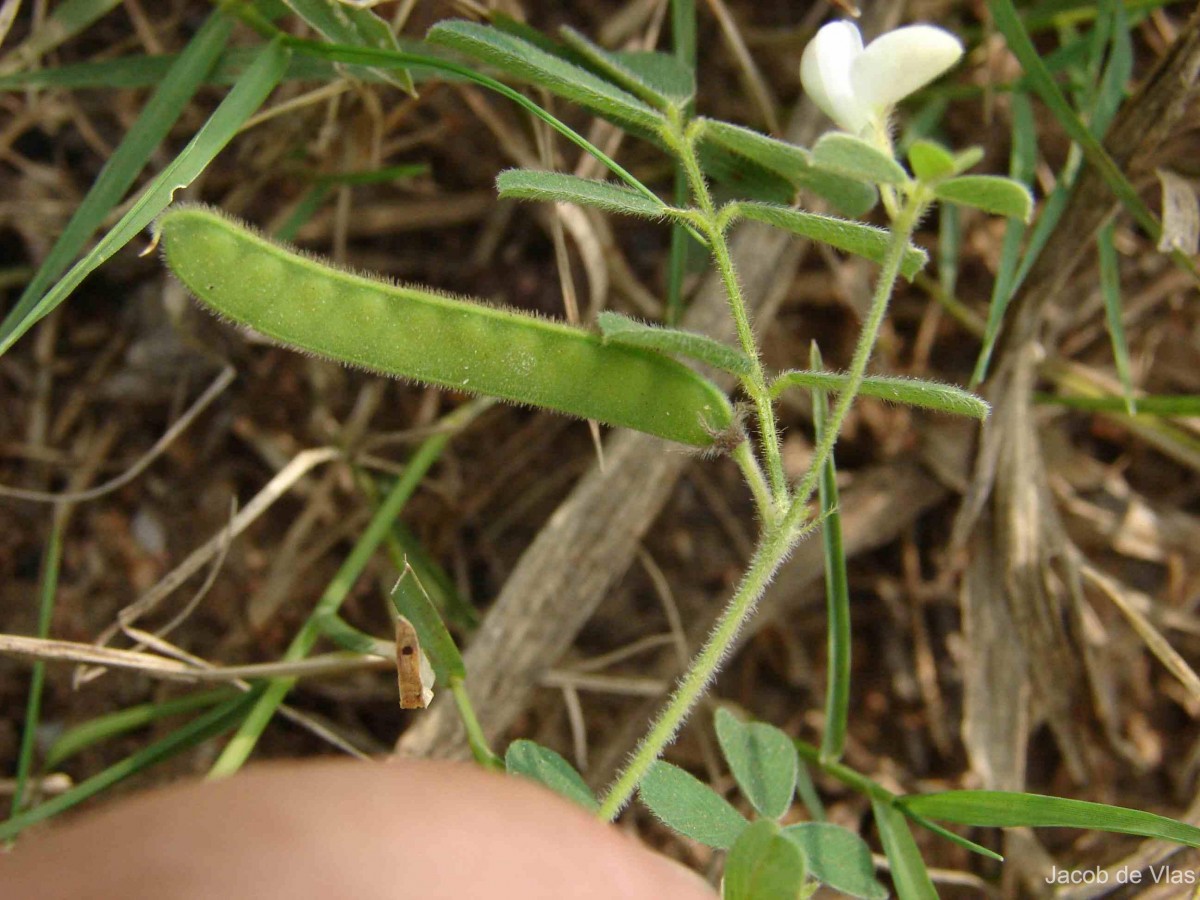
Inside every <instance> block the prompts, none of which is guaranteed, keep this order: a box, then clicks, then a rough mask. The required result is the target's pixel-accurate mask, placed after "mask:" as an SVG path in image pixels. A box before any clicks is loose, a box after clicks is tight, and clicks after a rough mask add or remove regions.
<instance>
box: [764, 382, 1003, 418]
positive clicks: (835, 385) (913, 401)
mask: <svg viewBox="0 0 1200 900" xmlns="http://www.w3.org/2000/svg"><path fill="white" fill-rule="evenodd" d="M846 378H847V376H846V375H844V374H842V373H840V372H815V371H812V370H811V369H792V370H790V371H787V372H783V373H781V374H780V375H779V376H778V377H777V378H776V379H775V381H774V382H773V383H772V385H771V394H772V395H773V396H778V395H779V394H780V392H782V391H783V390H785V389H786V388H790V387H805V388H818V389H820V390H824V391H835V392H836V391H840V390H842V389H843V388H844V387H845V385H846ZM859 393H860V394H863V395H865V396H867V397H878V398H879V399H881V400H890V401H892V402H893V403H903V404H906V405H908V406H920V407H923V408H925V409H932V410H937V411H938V412H944V413H950V414H953V415H959V416H970V417H971V418H972V419H979V420H980V421H983V420H984V419H986V418H987V416H988V411H989V410H990V409H991V407H990V406H989V405H988V403H987V401H986V400H984V399H982V398H981V397H978V396H976V395H975V394H972V393H971V392H969V391H965V390H963V389H962V388H960V387H955V386H954V385H952V384H942V383H941V382H938V381H924V380H922V379H919V378H902V377H898V376H888V375H868V376H867V377H866V378H864V379H863V383H862V387H861V388H859Z"/></svg>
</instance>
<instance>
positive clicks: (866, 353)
mask: <svg viewBox="0 0 1200 900" xmlns="http://www.w3.org/2000/svg"><path fill="white" fill-rule="evenodd" d="M679 152H680V154H681V156H682V157H683V161H684V163H685V166H686V167H687V168H688V171H689V176H690V177H691V178H692V179H693V189H694V190H695V191H696V192H697V195H698V200H699V202H700V205H701V212H702V214H704V215H705V216H706V217H709V216H713V215H715V213H714V212H713V209H712V200H711V197H709V195H708V188H707V186H706V185H705V184H704V178H703V175H701V174H700V170H699V165H698V164H697V162H696V156H695V151H694V149H693V148H692V146H691V144H690V143H688V142H686V141H684V146H681V147H680V148H679ZM701 192H702V193H701ZM924 206H925V201H924V198H923V197H922V196H921V195H919V194H918V195H916V196H913V197H910V198H909V200H908V202H907V203H906V204H905V205H904V207H903V209H902V210H901V211H900V214H899V215H898V216H897V218H896V220H895V221H894V223H893V230H892V241H891V244H890V245H889V247H888V251H887V254H886V256H885V257H884V261H883V267H882V270H881V272H880V274H879V281H878V283H877V285H876V287H875V294H874V297H873V298H872V301H871V310H870V313H869V314H868V316H867V321H866V323H865V324H864V325H863V330H862V333H861V334H860V335H859V340H858V345H857V346H856V347H855V350H854V359H853V361H852V362H851V365H850V373H849V378H848V380H847V382H846V386H845V388H844V389H843V390H842V391H841V393H840V394H839V397H838V403H837V406H836V407H835V408H834V411H833V414H832V415H831V416H830V418H829V420H828V422H827V424H826V428H825V431H824V433H823V434H822V436H821V439H820V440H819V441H818V444H817V451H816V453H815V455H814V458H813V461H812V463H811V466H810V468H809V471H808V472H807V473H806V474H805V476H804V478H803V479H802V480H801V482H800V485H799V488H798V489H797V492H796V494H795V495H794V496H793V498H792V500H791V505H790V506H789V507H788V509H787V515H786V518H785V519H784V520H783V521H782V522H781V523H779V524H778V525H777V524H774V523H773V522H772V523H770V524H768V525H767V526H766V527H765V528H764V530H763V533H762V536H761V537H760V538H759V543H758V546H757V548H756V549H755V551H754V557H753V558H752V559H751V560H750V567H749V569H748V570H747V571H746V575H745V577H744V578H743V579H742V583H741V584H740V585H739V586H738V589H737V592H736V593H735V594H734V596H733V599H732V600H730V601H729V605H728V606H727V607H726V609H725V611H724V612H723V613H722V614H721V617H720V619H718V620H717V624H716V626H715V627H714V628H713V631H712V634H710V635H709V637H708V640H707V641H706V642H705V644H704V647H703V648H702V649H701V650H700V652H699V653H698V654H697V655H696V657H695V659H693V660H692V664H691V666H690V667H689V668H688V670H687V672H686V673H684V676H683V678H682V679H680V681H679V684H678V686H677V687H676V688H675V692H674V693H673V694H672V695H671V698H670V700H668V701H667V705H666V706H665V707H664V708H663V711H662V712H661V713H660V714H659V717H658V719H657V720H656V721H655V723H654V724H653V725H652V726H651V728H650V730H649V732H647V734H646V736H645V737H644V738H643V739H642V741H641V743H640V744H638V747H637V749H636V750H635V751H634V753H633V757H632V758H631V759H630V761H629V764H628V765H627V766H626V767H625V769H624V770H623V771H622V772H621V774H620V775H619V776H617V780H616V781H615V782H614V783H613V785H612V787H610V788H609V790H608V793H607V794H606V795H605V797H604V800H603V801H602V802H601V804H600V810H599V813H598V815H599V816H600V817H601V818H602V819H605V820H608V821H611V820H612V819H614V818H616V816H617V814H618V813H619V812H620V811H621V810H622V809H623V808H624V807H625V804H627V803H628V802H629V800H630V798H631V797H632V796H633V794H634V791H636V790H637V787H638V785H639V784H640V783H641V781H642V779H643V778H644V777H645V776H646V773H647V772H648V771H649V770H650V767H651V766H652V765H653V764H654V762H655V761H656V760H657V759H658V758H659V756H661V755H662V752H663V750H664V749H666V747H667V745H668V744H670V743H671V741H672V740H674V738H675V735H676V733H677V732H678V731H679V729H680V727H682V725H683V723H684V721H685V720H686V719H687V717H688V716H689V715H690V714H691V712H692V710H693V708H694V707H695V706H696V704H697V703H698V702H699V701H700V699H701V698H702V697H703V696H704V692H705V691H706V690H707V688H708V686H709V684H711V683H712V680H713V678H714V677H715V676H716V673H717V670H718V669H719V668H720V665H721V662H722V661H723V660H724V659H725V657H726V655H727V654H728V653H729V651H730V650H731V649H732V647H733V644H734V641H735V640H736V638H737V636H738V634H739V633H740V631H741V629H742V627H743V626H744V625H745V623H746V622H747V621H748V620H749V618H750V616H751V615H752V614H753V612H754V609H755V607H756V605H757V604H758V601H759V599H760V598H761V597H762V594H763V592H764V591H765V590H766V587H767V585H768V584H769V583H770V581H771V579H772V578H773V577H774V575H775V572H776V571H777V570H778V568H779V566H780V564H781V563H782V562H783V560H784V559H785V558H786V557H787V555H788V554H789V553H790V552H791V550H792V548H793V547H795V546H796V544H797V543H798V542H799V541H800V539H801V538H802V537H803V536H804V534H805V533H806V532H807V531H809V530H811V529H813V528H815V527H816V526H817V525H818V524H819V523H820V519H819V518H818V519H817V520H815V521H808V522H805V521H803V519H804V514H805V512H806V505H807V502H808V500H809V499H810V498H811V497H812V494H813V492H814V491H815V490H816V488H817V485H818V483H819V479H820V476H821V473H822V471H823V470H824V468H825V464H826V462H827V461H828V459H829V457H830V454H831V453H832V451H833V445H834V443H835V442H836V441H837V435H838V432H839V431H840V430H841V427H842V424H843V423H844V422H845V420H846V414H847V413H848V412H849V410H850V405H851V404H852V403H853V402H854V397H855V395H857V393H858V391H859V388H860V387H861V386H862V381H863V377H864V375H865V373H866V369H867V363H868V362H869V361H870V358H871V351H872V349H873V348H874V346H875V339H876V337H877V336H878V334H879V327H880V325H881V324H882V322H883V316H884V314H885V313H886V312H887V306H888V301H889V300H890V299H891V296H892V290H893V289H894V288H895V285H896V279H897V278H898V277H899V274H900V263H901V261H902V260H903V258H904V251H905V249H906V248H907V246H908V241H909V238H910V236H911V235H912V231H913V228H914V227H915V226H916V223H917V220H918V219H919V218H920V215H921V212H922V211H923V209H924ZM711 237H712V247H713V256H714V258H715V259H716V260H717V265H718V267H719V268H721V270H722V275H723V276H727V277H726V282H725V283H726V288H727V289H728V290H729V294H730V296H729V300H730V307H731V308H732V309H733V310H734V318H735V321H738V320H739V317H738V311H739V310H740V312H741V322H743V323H744V324H745V325H746V328H747V339H748V341H749V343H748V344H747V343H745V342H744V343H743V349H744V350H745V351H746V354H747V355H748V356H749V357H750V358H751V359H752V360H754V361H755V373H756V378H755V380H753V381H750V380H749V379H747V382H749V383H746V384H745V387H746V390H747V392H748V393H752V394H753V393H755V392H756V390H759V389H761V392H762V399H763V401H764V402H763V405H764V406H765V408H766V410H767V413H766V414H765V415H764V413H763V410H762V408H761V407H760V408H759V412H760V423H764V421H765V423H766V424H760V427H762V428H763V432H764V433H763V435H762V437H763V441H764V453H765V455H766V456H767V459H768V461H770V460H774V461H775V464H776V465H778V464H779V440H778V434H777V432H776V430H775V418H774V412H773V410H771V403H770V394H769V393H768V391H767V389H766V379H765V377H764V376H763V372H762V366H761V362H760V361H759V358H758V348H757V346H755V345H754V341H753V334H750V333H749V332H748V328H749V323H748V321H747V320H746V317H745V304H744V302H743V301H742V295H741V291H740V290H739V289H738V288H737V275H736V273H735V272H734V270H733V263H732V260H731V259H730V258H729V253H728V245H727V244H726V242H725V236H724V234H723V233H722V232H721V231H720V229H717V228H713V229H712V231H711ZM741 334H742V331H741V326H740V325H739V336H740V335H741ZM756 406H757V404H756ZM767 424H769V431H768V429H767V427H766V425H767ZM768 434H769V436H770V440H769V441H768V440H767V437H768ZM779 472H780V475H781V476H782V466H780V469H779ZM770 474H772V472H771V469H770V468H768V475H770ZM752 489H753V484H752ZM774 496H775V498H777V499H778V498H779V497H781V496H783V497H786V493H784V494H780V493H778V492H776V493H775V494H774ZM819 756H820V754H819V751H818V753H817V757H818V758H817V761H818V763H819V762H820V759H819ZM834 765H836V764H834ZM823 768H824V766H823ZM842 768H844V767H842ZM838 771H840V769H839V770H838Z"/></svg>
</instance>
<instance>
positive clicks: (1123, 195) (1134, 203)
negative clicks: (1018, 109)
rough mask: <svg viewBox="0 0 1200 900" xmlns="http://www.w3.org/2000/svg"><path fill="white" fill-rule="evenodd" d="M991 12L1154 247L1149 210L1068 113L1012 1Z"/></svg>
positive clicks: (1001, 1) (997, 3)
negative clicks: (1148, 236)
mask: <svg viewBox="0 0 1200 900" xmlns="http://www.w3.org/2000/svg"><path fill="white" fill-rule="evenodd" d="M990 8H991V10H992V18H993V21H994V22H995V23H996V28H997V29H998V30H999V31H1000V33H1001V34H1003V35H1004V39H1005V41H1006V42H1007V43H1008V48H1009V49H1010V50H1011V51H1012V53H1013V55H1014V56H1015V57H1016V58H1017V60H1018V62H1020V63H1021V67H1022V68H1023V69H1024V70H1025V73H1026V75H1027V76H1028V77H1029V79H1030V84H1031V85H1032V87H1033V89H1034V90H1035V91H1036V92H1037V94H1038V96H1040V97H1041V98H1042V102H1043V103H1045V104H1046V106H1048V107H1049V108H1050V111H1051V113H1053V114H1054V118H1056V119H1057V120H1058V122H1059V124H1060V125H1061V126H1062V127H1063V130H1064V131H1066V133H1067V135H1068V136H1069V137H1070V138H1071V140H1073V141H1075V143H1076V144H1078V145H1079V148H1080V149H1081V150H1082V151H1083V155H1084V156H1085V157H1086V158H1087V161H1088V162H1089V163H1090V164H1091V165H1092V166H1093V167H1094V168H1095V169H1096V171H1097V172H1098V173H1099V174H1100V176H1101V177H1102V178H1103V179H1104V181H1105V183H1106V184H1107V185H1108V186H1109V189H1110V190H1112V192H1113V194H1115V195H1116V197H1117V199H1118V200H1120V201H1121V204H1122V205H1123V206H1124V207H1125V209H1126V210H1128V211H1129V213H1130V214H1131V215H1132V216H1133V217H1134V219H1135V220H1136V221H1137V223H1138V224H1139V225H1140V226H1141V227H1142V228H1143V229H1144V230H1145V231H1146V233H1147V234H1149V235H1150V237H1151V239H1152V240H1153V241H1154V242H1155V243H1157V242H1158V239H1159V236H1160V234H1161V230H1162V229H1161V226H1160V225H1159V223H1158V220H1157V219H1156V218H1155V217H1154V214H1153V213H1152V212H1151V211H1150V209H1149V207H1147V206H1146V204H1145V203H1143V202H1142V198H1141V197H1140V196H1139V195H1138V192H1137V190H1136V188H1134V186H1133V185H1132V184H1131V183H1130V181H1129V179H1128V178H1126V177H1125V173H1124V172H1122V171H1121V167H1120V166H1118V165H1117V164H1116V162H1115V161H1114V160H1113V158H1112V157H1111V156H1109V155H1108V151H1107V150H1105V149H1104V146H1103V145H1102V144H1101V143H1100V141H1099V139H1098V138H1097V137H1096V135H1094V134H1093V133H1092V132H1091V130H1090V129H1089V128H1088V127H1087V126H1086V125H1085V124H1084V123H1083V120H1082V119H1080V118H1079V116H1078V115H1077V114H1076V112H1075V110H1073V109H1071V105H1070V104H1069V103H1068V102H1067V98H1066V97H1065V96H1063V93H1062V91H1061V90H1060V89H1059V87H1058V84H1057V83H1056V82H1055V81H1054V78H1053V77H1052V76H1051V75H1050V72H1049V71H1048V70H1047V69H1046V65H1045V63H1043V62H1042V59H1041V57H1040V56H1039V55H1038V52H1037V49H1036V48H1035V47H1034V46H1033V41H1031V40H1030V39H1029V35H1028V33H1027V32H1026V31H1025V27H1024V25H1022V24H1021V19H1020V17H1019V16H1018V15H1017V11H1016V8H1015V7H1014V6H1013V3H1012V0H994V2H993V3H992V5H991V7H990Z"/></svg>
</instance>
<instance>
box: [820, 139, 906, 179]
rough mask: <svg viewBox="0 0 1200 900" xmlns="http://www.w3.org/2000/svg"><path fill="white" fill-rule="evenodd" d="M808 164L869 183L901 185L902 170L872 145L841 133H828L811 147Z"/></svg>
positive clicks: (903, 177)
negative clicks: (810, 157) (810, 161)
mask: <svg viewBox="0 0 1200 900" xmlns="http://www.w3.org/2000/svg"><path fill="white" fill-rule="evenodd" d="M812 164H813V165H814V166H817V167H818V168H821V169H828V170H829V171H830V172H836V173H837V174H838V175H845V176H846V177H847V178H855V179H858V180H859V181H867V182H871V183H873V184H904V183H905V182H907V181H908V173H907V172H905V171H904V167H903V166H901V165H900V163H898V162H896V160H894V159H893V158H892V157H890V156H888V155H887V154H886V153H884V152H883V151H882V150H880V149H879V148H878V147H876V146H875V145H874V144H870V143H868V142H867V141H864V140H863V139H862V138H858V137H855V136H854V135H852V134H846V133H845V132H843V131H831V132H829V133H828V134H825V135H823V136H822V137H821V139H820V140H819V141H817V143H816V145H815V146H814V147H813V148H812Z"/></svg>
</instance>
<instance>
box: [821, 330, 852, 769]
mask: <svg viewBox="0 0 1200 900" xmlns="http://www.w3.org/2000/svg"><path fill="white" fill-rule="evenodd" d="M811 365H812V368H813V370H814V371H816V372H821V371H822V369H823V365H822V361H821V351H820V350H819V349H818V348H817V345H816V344H815V343H814V344H813V346H812V353H811ZM860 393H861V388H860ZM812 400H813V427H814V429H815V435H814V440H815V441H816V443H817V444H818V445H819V444H820V443H821V442H822V441H823V440H824V438H825V431H826V423H827V420H828V418H829V401H828V399H827V398H826V391H824V390H822V389H821V388H819V387H814V388H813V391H812ZM817 495H818V498H819V501H820V504H821V550H822V555H823V557H824V563H825V565H824V570H825V607H826V609H827V611H828V612H827V617H828V622H827V624H826V645H827V648H828V660H827V662H826V669H825V672H826V675H825V725H824V728H823V729H822V732H821V759H822V761H824V762H837V761H838V760H840V759H841V758H842V753H843V751H844V750H845V748H846V731H847V727H848V721H849V716H850V661H851V657H850V649H851V648H850V582H849V578H848V576H847V574H846V551H845V547H844V545H843V542H842V517H841V513H840V512H839V504H838V488H837V465H836V463H835V461H834V453H833V452H830V454H829V457H828V459H826V461H825V466H824V467H823V469H822V470H821V476H820V480H819V481H818V482H817Z"/></svg>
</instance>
